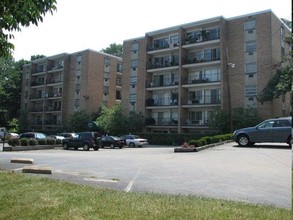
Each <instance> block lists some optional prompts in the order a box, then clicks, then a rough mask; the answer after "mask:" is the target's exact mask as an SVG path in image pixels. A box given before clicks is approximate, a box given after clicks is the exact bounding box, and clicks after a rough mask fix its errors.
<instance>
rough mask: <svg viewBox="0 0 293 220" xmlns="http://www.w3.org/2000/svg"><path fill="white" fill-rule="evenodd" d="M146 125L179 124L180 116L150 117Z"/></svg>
mask: <svg viewBox="0 0 293 220" xmlns="http://www.w3.org/2000/svg"><path fill="white" fill-rule="evenodd" d="M147 121H148V122H147V123H146V126H177V125H178V118H177V117H172V118H170V117H168V118H161V117H157V118H153V117H151V118H148V119H147Z"/></svg>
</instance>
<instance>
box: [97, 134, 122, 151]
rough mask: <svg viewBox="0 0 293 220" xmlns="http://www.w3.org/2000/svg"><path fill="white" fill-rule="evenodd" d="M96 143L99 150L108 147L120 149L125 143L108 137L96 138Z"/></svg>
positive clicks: (119, 139)
mask: <svg viewBox="0 0 293 220" xmlns="http://www.w3.org/2000/svg"><path fill="white" fill-rule="evenodd" d="M97 143H98V145H99V147H101V148H104V147H106V146H108V147H111V148H115V147H119V148H120V149H121V148H122V147H124V146H125V145H126V141H125V140H122V139H121V138H120V137H117V136H109V135H106V136H103V137H101V138H98V139H97Z"/></svg>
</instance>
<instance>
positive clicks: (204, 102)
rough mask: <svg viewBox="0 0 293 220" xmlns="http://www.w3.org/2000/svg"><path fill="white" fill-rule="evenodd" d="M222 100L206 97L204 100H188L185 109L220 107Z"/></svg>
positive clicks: (184, 105)
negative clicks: (197, 106)
mask: <svg viewBox="0 0 293 220" xmlns="http://www.w3.org/2000/svg"><path fill="white" fill-rule="evenodd" d="M219 104H221V100H220V97H219V96H205V97H203V98H194V99H188V100H187V101H185V102H183V107H189V106H194V105H219Z"/></svg>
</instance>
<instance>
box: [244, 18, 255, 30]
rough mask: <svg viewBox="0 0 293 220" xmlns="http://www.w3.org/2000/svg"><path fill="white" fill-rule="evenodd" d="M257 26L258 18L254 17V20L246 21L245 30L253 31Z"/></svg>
mask: <svg viewBox="0 0 293 220" xmlns="http://www.w3.org/2000/svg"><path fill="white" fill-rule="evenodd" d="M255 26H256V20H255V19H252V20H248V21H245V22H244V30H246V31H251V30H253V29H255Z"/></svg>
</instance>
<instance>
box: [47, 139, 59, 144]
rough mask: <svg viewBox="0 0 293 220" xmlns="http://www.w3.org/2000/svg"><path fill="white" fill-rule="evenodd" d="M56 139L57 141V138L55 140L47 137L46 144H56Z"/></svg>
mask: <svg viewBox="0 0 293 220" xmlns="http://www.w3.org/2000/svg"><path fill="white" fill-rule="evenodd" d="M56 141H57V140H55V139H54V138H48V139H47V144H49V145H54V144H56Z"/></svg>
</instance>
